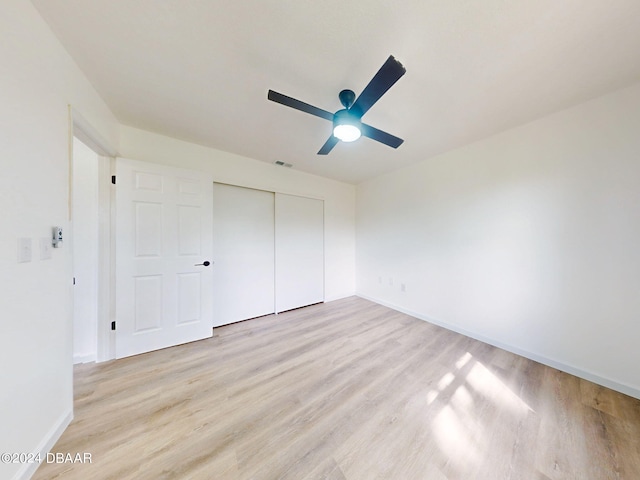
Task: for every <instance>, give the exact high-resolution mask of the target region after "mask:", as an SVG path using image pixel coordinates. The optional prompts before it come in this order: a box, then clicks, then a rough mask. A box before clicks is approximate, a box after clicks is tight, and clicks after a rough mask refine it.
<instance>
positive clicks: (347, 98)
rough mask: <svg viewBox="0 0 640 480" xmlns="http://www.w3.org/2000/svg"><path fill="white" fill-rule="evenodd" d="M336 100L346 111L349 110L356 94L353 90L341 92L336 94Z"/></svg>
mask: <svg viewBox="0 0 640 480" xmlns="http://www.w3.org/2000/svg"><path fill="white" fill-rule="evenodd" d="M338 98H339V99H340V103H341V104H342V105H344V108H346V109H347V110H348V109H349V108H351V105H353V102H355V101H356V94H355V92H354V91H353V90H342V91H341V92H340V93H339V94H338Z"/></svg>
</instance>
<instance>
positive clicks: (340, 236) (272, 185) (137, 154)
mask: <svg viewBox="0 0 640 480" xmlns="http://www.w3.org/2000/svg"><path fill="white" fill-rule="evenodd" d="M120 153H121V155H122V156H123V157H127V158H132V159H136V160H144V161H148V162H156V163H162V164H165V165H174V166H178V167H182V168H190V169H194V170H201V171H206V172H211V173H212V174H213V176H214V180H215V181H216V182H221V183H229V184H232V185H239V186H243V187H250V188H257V189H263V190H269V191H272V192H279V193H289V194H294V195H302V196H309V197H315V198H321V199H324V205H325V299H326V300H327V301H331V300H335V299H337V298H342V297H346V296H349V295H353V294H354V293H355V187H354V186H353V185H350V184H346V183H342V182H337V181H335V180H329V179H326V178H322V177H318V176H315V175H310V174H307V173H302V172H299V171H296V170H295V169H287V168H284V167H278V166H276V165H272V164H268V163H265V162H260V161H258V160H253V159H249V158H246V157H241V156H238V155H234V154H231V153H227V152H222V151H220V150H214V149H212V148H207V147H203V146H200V145H195V144H193V143H188V142H183V141H180V140H176V139H173V138H169V137H165V136H162V135H157V134H154V133H150V132H146V131H143V130H138V129H135V128H131V127H125V126H123V127H122V128H121V137H120Z"/></svg>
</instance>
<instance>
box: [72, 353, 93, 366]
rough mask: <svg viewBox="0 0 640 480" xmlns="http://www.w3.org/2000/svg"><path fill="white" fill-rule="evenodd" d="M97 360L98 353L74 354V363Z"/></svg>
mask: <svg viewBox="0 0 640 480" xmlns="http://www.w3.org/2000/svg"><path fill="white" fill-rule="evenodd" d="M95 361H96V354H95V353H89V354H87V355H74V356H73V364H74V365H77V364H79V363H90V362H95Z"/></svg>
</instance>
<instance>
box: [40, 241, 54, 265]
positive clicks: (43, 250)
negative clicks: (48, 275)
mask: <svg viewBox="0 0 640 480" xmlns="http://www.w3.org/2000/svg"><path fill="white" fill-rule="evenodd" d="M52 249H53V247H52V245H51V239H50V238H48V237H43V238H41V239H40V260H50V259H51V251H52Z"/></svg>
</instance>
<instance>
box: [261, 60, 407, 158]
mask: <svg viewBox="0 0 640 480" xmlns="http://www.w3.org/2000/svg"><path fill="white" fill-rule="evenodd" d="M405 72H406V70H405V68H404V67H403V66H402V64H401V63H400V62H399V61H398V60H396V59H395V58H394V57H393V55H391V56H389V58H388V59H387V61H386V62H384V64H383V65H382V67H380V70H378V73H376V74H375V75H374V76H373V78H372V79H371V81H370V82H369V84H368V85H367V86H366V87H365V88H364V90H363V91H362V93H361V94H360V96H359V97H358V98H357V99H356V94H355V93H354V92H353V91H352V90H342V91H341V92H340V94H339V95H338V98H339V99H340V103H342V105H343V106H344V109H342V110H338V111H337V112H336V113H331V112H328V111H326V110H322V109H321V108H318V107H314V106H313V105H309V104H308V103H305V102H301V101H300V100H296V99H295V98H291V97H288V96H286V95H283V94H282V93H278V92H274V91H273V90H269V94H268V95H267V98H268V99H269V100H271V101H273V102H276V103H281V104H282V105H286V106H287V107H291V108H295V109H296V110H300V111H302V112H306V113H310V114H311V115H315V116H316V117H320V118H324V119H325V120H329V121H331V122H333V134H332V135H331V136H330V137H329V139H328V140H327V141H326V142H325V144H324V145H323V146H322V148H321V149H320V150H319V151H318V155H326V154H328V153H329V152H330V151H331V150H332V149H333V147H335V146H336V145H337V144H338V142H339V141H340V140H342V141H343V142H353V141H354V140H357V139H358V138H360V136H361V135H364V136H365V137H369V138H371V139H373V140H376V141H378V142H380V143H384V144H385V145H389V146H390V147H393V148H398V147H399V146H400V145H402V142H404V140H402V139H401V138H398V137H396V136H394V135H391V134H390V133H387V132H383V131H382V130H378V129H377V128H374V127H372V126H370V125H367V124H366V123H362V121H361V118H362V116H363V115H364V114H365V113H367V111H368V110H369V109H370V108H371V107H372V106H373V104H374V103H376V102H377V101H378V100H379V99H380V97H382V95H384V94H385V93H386V91H387V90H389V89H390V88H391V87H392V86H393V85H394V84H395V83H396V82H397V81H398V80H399V79H400V77H402V76H403V75H404V74H405Z"/></svg>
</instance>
